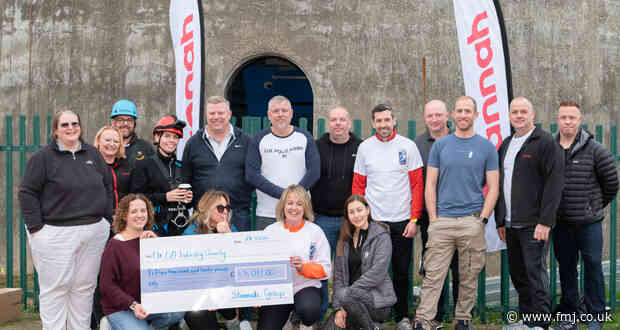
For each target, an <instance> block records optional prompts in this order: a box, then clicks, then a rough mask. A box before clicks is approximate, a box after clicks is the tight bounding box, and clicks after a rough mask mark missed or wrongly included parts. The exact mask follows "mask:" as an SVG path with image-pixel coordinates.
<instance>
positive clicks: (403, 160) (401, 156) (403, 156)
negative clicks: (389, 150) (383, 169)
mask: <svg viewBox="0 0 620 330" xmlns="http://www.w3.org/2000/svg"><path fill="white" fill-rule="evenodd" d="M398 164H400V165H407V152H406V151H405V150H400V151H399V152H398Z"/></svg>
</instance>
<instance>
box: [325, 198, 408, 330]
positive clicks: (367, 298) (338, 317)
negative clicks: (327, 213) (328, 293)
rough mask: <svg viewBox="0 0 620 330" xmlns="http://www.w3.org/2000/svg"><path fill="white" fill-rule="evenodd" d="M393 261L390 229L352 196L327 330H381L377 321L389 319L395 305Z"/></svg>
mask: <svg viewBox="0 0 620 330" xmlns="http://www.w3.org/2000/svg"><path fill="white" fill-rule="evenodd" d="M391 258H392V242H391V241H390V232H389V229H388V227H387V226H385V225H383V224H381V223H378V222H374V221H372V218H371V217H370V207H369V206H368V202H366V199H364V197H362V196H360V195H353V196H351V197H349V198H348V199H347V201H346V202H345V206H344V221H343V222H342V227H341V229H340V238H339V239H338V247H337V251H336V260H335V261H334V296H333V308H334V311H335V312H334V313H333V314H332V315H331V317H330V318H329V319H328V321H327V323H326V325H325V328H324V329H329V330H334V329H342V328H345V329H379V326H378V325H377V324H376V323H375V322H383V321H384V320H385V319H387V318H388V316H389V315H390V309H391V307H392V305H393V304H394V303H395V302H396V295H395V293H394V287H393V285H392V281H391V280H390V275H389V274H388V267H389V265H390V259H391Z"/></svg>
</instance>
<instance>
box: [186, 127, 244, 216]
mask: <svg viewBox="0 0 620 330" xmlns="http://www.w3.org/2000/svg"><path fill="white" fill-rule="evenodd" d="M233 134H234V137H233V138H232V139H231V140H230V142H229V144H228V147H227V148H226V151H225V152H224V154H223V155H222V159H221V160H219V161H218V160H217V157H215V153H214V152H213V147H211V144H210V143H209V141H208V140H207V139H206V138H205V135H204V128H202V129H200V130H199V131H198V132H196V134H194V135H193V136H192V137H191V138H190V139H189V140H188V141H187V143H186V144H185V147H184V149H183V167H182V172H183V177H184V178H186V179H187V180H189V183H190V184H191V185H192V192H193V193H194V201H193V205H194V206H196V204H197V203H198V201H199V200H200V198H201V197H202V195H204V193H205V192H207V191H209V190H221V191H224V192H226V193H227V194H228V196H229V197H230V204H231V207H232V208H233V209H237V208H248V209H249V208H250V202H251V197H252V190H253V188H252V186H251V185H250V184H249V183H248V182H247V181H246V180H245V157H246V154H247V152H248V145H249V143H250V136H248V135H247V134H246V133H244V132H243V131H242V130H241V129H239V128H237V127H234V129H233Z"/></svg>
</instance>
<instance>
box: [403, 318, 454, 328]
mask: <svg viewBox="0 0 620 330" xmlns="http://www.w3.org/2000/svg"><path fill="white" fill-rule="evenodd" d="M397 329H398V328H397ZM443 329H444V327H443V324H442V323H441V322H439V321H437V320H431V321H426V320H415V321H414V322H413V330H443Z"/></svg>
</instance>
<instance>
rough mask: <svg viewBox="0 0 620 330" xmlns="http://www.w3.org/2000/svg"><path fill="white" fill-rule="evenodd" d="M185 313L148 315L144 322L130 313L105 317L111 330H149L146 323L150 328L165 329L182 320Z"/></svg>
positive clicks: (123, 312) (125, 312) (118, 313)
mask: <svg viewBox="0 0 620 330" xmlns="http://www.w3.org/2000/svg"><path fill="white" fill-rule="evenodd" d="M183 315H185V312H176V313H159V314H149V316H147V317H146V319H144V320H140V319H139V318H137V317H136V316H135V315H134V314H133V312H132V311H130V310H126V311H120V312H116V313H112V314H110V315H107V316H106V318H107V319H108V322H109V323H110V327H111V328H112V330H125V329H127V330H134V329H136V330H149V329H150V328H149V324H148V322H147V321H151V326H152V327H153V328H155V329H166V328H168V327H169V326H171V325H173V324H176V323H178V322H179V321H181V319H183Z"/></svg>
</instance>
